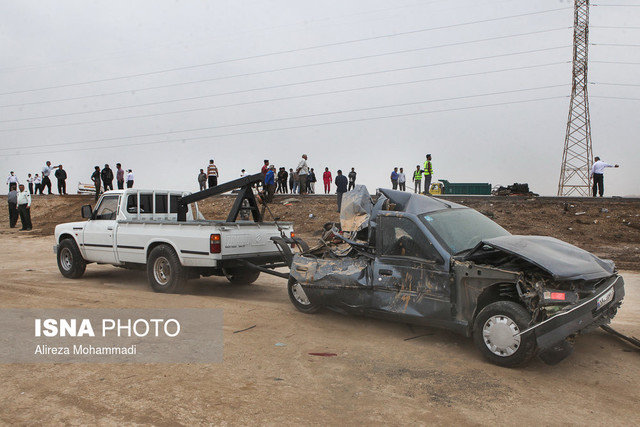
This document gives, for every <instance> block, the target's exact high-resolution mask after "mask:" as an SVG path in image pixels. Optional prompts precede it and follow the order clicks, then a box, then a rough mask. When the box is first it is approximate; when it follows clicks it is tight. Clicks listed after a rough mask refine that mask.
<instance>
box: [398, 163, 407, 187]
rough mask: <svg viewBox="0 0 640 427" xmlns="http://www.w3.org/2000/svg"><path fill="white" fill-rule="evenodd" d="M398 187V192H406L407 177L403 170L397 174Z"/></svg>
mask: <svg viewBox="0 0 640 427" xmlns="http://www.w3.org/2000/svg"><path fill="white" fill-rule="evenodd" d="M398 187H400V191H407V177H406V175H405V174H404V169H403V168H400V172H398Z"/></svg>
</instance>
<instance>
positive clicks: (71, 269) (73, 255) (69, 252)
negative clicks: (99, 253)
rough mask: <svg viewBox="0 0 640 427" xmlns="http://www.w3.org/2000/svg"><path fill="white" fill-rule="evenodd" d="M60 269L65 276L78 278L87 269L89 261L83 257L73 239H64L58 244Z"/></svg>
mask: <svg viewBox="0 0 640 427" xmlns="http://www.w3.org/2000/svg"><path fill="white" fill-rule="evenodd" d="M57 258H58V269H59V270H60V273H62V275H63V276H64V277H67V278H69V279H78V278H80V277H82V275H83V274H84V271H85V270H86V269H87V262H86V261H85V260H84V258H82V254H81V253H80V249H79V248H78V245H77V244H76V242H75V240H73V239H64V240H63V241H61V242H60V244H59V245H58V254H57Z"/></svg>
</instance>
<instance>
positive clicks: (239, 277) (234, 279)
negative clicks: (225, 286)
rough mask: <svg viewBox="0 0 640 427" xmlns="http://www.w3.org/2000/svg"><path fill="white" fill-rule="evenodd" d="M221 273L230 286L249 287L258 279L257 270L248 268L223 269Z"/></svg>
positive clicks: (258, 273)
mask: <svg viewBox="0 0 640 427" xmlns="http://www.w3.org/2000/svg"><path fill="white" fill-rule="evenodd" d="M222 272H223V273H224V276H225V277H226V278H227V280H228V281H229V282H231V284H232V285H250V284H252V283H253V282H255V281H256V280H258V277H260V272H259V271H258V270H253V269H250V268H248V267H247V268H223V269H222Z"/></svg>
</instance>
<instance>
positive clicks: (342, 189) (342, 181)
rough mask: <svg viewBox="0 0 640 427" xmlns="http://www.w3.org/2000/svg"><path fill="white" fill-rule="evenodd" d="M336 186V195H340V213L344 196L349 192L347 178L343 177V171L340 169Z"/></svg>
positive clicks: (335, 182) (335, 181)
mask: <svg viewBox="0 0 640 427" xmlns="http://www.w3.org/2000/svg"><path fill="white" fill-rule="evenodd" d="M333 183H334V184H335V185H336V188H337V190H336V193H337V194H338V212H340V208H341V207H342V195H343V194H344V193H346V192H347V185H348V182H347V177H346V176H344V175H342V171H341V170H340V169H338V176H336V179H335V180H334V182H333Z"/></svg>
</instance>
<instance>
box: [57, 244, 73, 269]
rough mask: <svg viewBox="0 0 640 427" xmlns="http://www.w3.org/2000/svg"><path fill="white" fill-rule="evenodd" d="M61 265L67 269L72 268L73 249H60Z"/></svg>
mask: <svg viewBox="0 0 640 427" xmlns="http://www.w3.org/2000/svg"><path fill="white" fill-rule="evenodd" d="M60 265H61V266H62V268H64V269H65V270H66V271H68V270H71V267H72V266H73V255H71V251H70V250H69V249H67V248H63V249H62V250H61V251H60Z"/></svg>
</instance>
